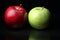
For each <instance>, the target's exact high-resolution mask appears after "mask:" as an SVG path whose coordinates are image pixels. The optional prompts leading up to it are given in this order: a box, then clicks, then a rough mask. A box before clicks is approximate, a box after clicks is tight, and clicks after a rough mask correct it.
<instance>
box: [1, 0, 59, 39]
mask: <svg viewBox="0 0 60 40" xmlns="http://www.w3.org/2000/svg"><path fill="white" fill-rule="evenodd" d="M22 2H23V3H22ZM20 3H22V4H23V5H22V6H23V7H24V8H25V9H26V11H27V12H29V11H30V9H32V8H33V7H36V6H44V7H46V8H48V9H49V10H50V11H51V20H50V24H49V25H48V28H46V29H44V30H36V29H33V28H32V27H31V26H30V25H29V23H27V26H25V27H26V28H22V29H19V30H13V29H9V28H6V26H7V25H6V24H5V22H4V18H3V15H4V12H5V10H6V8H7V7H9V6H10V5H19V4H20ZM59 3H60V2H59V1H58V0H56V1H55V0H52V1H51V0H48V1H46V0H1V1H0V40H5V39H11V40H28V39H29V36H30V33H33V34H34V37H35V38H38V39H41V40H60V10H59V8H60V7H59ZM27 22H28V21H27ZM8 27H9V26H8ZM35 34H36V36H35ZM37 35H38V36H37Z"/></svg>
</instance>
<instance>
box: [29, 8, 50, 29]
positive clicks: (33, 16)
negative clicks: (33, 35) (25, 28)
mask: <svg viewBox="0 0 60 40" xmlns="http://www.w3.org/2000/svg"><path fill="white" fill-rule="evenodd" d="M49 18H50V11H49V10H48V9H47V8H44V7H34V8H32V9H31V10H30V11H29V14H28V21H29V24H30V25H31V26H32V27H33V28H35V29H44V28H46V27H47V25H48V21H49Z"/></svg>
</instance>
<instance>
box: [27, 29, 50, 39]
mask: <svg viewBox="0 0 60 40" xmlns="http://www.w3.org/2000/svg"><path fill="white" fill-rule="evenodd" d="M28 40H50V35H49V32H46V31H36V30H32V31H31V32H30V35H29V38H28Z"/></svg>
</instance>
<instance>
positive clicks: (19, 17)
mask: <svg viewBox="0 0 60 40" xmlns="http://www.w3.org/2000/svg"><path fill="white" fill-rule="evenodd" d="M26 18H27V12H26V10H25V9H24V8H23V7H21V6H10V7H8V8H7V9H6V11H5V14H4V21H5V23H6V24H7V25H10V26H12V27H18V26H22V25H23V24H24V23H25V21H26Z"/></svg>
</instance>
